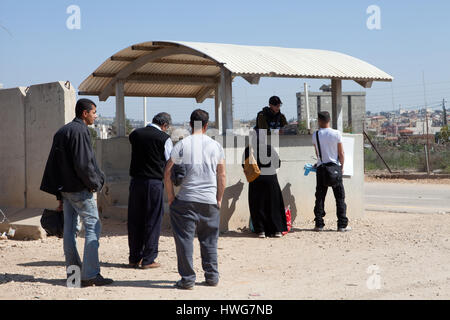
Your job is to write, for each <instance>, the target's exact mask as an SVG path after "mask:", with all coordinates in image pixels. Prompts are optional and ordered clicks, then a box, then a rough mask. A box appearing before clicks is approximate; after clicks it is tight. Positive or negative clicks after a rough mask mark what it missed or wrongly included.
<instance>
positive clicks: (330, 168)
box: [316, 130, 342, 187]
mask: <svg viewBox="0 0 450 320" xmlns="http://www.w3.org/2000/svg"><path fill="white" fill-rule="evenodd" d="M316 140H317V147H318V148H319V157H320V161H322V164H321V165H320V167H322V168H323V169H322V170H323V176H322V177H323V184H324V185H325V186H327V187H334V186H336V185H337V184H338V183H340V182H342V168H341V166H339V165H337V164H336V163H334V162H327V163H323V160H322V150H321V149H320V140H319V130H317V132H316ZM317 169H318V170H319V168H317Z"/></svg>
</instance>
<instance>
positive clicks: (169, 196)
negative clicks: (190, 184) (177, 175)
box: [164, 159, 175, 206]
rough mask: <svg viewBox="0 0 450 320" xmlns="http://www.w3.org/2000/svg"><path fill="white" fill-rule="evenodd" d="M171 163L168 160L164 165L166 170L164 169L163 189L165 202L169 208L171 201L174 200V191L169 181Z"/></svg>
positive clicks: (170, 160)
mask: <svg viewBox="0 0 450 320" xmlns="http://www.w3.org/2000/svg"><path fill="white" fill-rule="evenodd" d="M172 167H173V161H172V159H169V161H168V162H167V164H166V168H165V169H164V187H165V188H166V192H167V201H168V202H169V206H170V205H171V204H172V202H173V200H175V191H174V190H173V183H172V180H171V179H170V172H171V171H172Z"/></svg>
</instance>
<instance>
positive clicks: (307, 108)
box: [304, 82, 311, 133]
mask: <svg viewBox="0 0 450 320" xmlns="http://www.w3.org/2000/svg"><path fill="white" fill-rule="evenodd" d="M304 86H305V107H306V128H307V129H308V133H311V122H310V120H309V119H310V115H309V93H308V84H307V83H306V82H305V84H304Z"/></svg>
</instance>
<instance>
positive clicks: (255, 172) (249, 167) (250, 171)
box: [244, 149, 261, 182]
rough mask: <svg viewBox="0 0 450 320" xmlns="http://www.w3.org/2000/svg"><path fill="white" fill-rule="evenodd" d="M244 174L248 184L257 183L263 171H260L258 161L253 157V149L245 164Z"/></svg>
mask: <svg viewBox="0 0 450 320" xmlns="http://www.w3.org/2000/svg"><path fill="white" fill-rule="evenodd" d="M244 174H245V177H246V178H247V181H248V182H253V181H255V180H256V178H258V177H259V176H260V174H261V170H260V169H259V167H258V164H257V163H256V159H255V157H254V156H253V150H252V149H249V152H248V157H247V158H246V159H245V162H244Z"/></svg>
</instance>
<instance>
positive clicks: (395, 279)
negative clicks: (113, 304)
mask: <svg viewBox="0 0 450 320" xmlns="http://www.w3.org/2000/svg"><path fill="white" fill-rule="evenodd" d="M328 218H329V220H327V221H326V222H327V227H326V231H325V232H322V233H315V232H312V231H311V229H312V228H313V221H297V225H296V226H295V228H294V229H293V231H292V232H291V233H289V234H288V235H286V236H285V237H283V238H281V239H274V238H268V239H258V238H255V237H254V236H253V235H252V234H251V233H248V232H247V231H244V232H242V231H236V232H228V233H226V234H223V235H221V238H220V239H219V271H220V273H221V279H220V284H219V286H218V287H207V286H205V285H203V284H202V282H203V280H204V279H203V274H202V271H201V262H200V252H199V251H200V250H199V248H198V242H197V241H196V246H195V252H194V254H195V267H196V272H197V286H196V287H195V289H194V290H193V291H184V290H177V289H175V288H173V284H174V282H175V281H176V280H178V279H179V276H178V273H177V264H176V253H175V246H174V241H173V238H172V237H171V235H170V231H164V232H163V235H162V236H161V239H160V254H159V257H158V261H159V262H160V263H161V264H162V267H161V268H159V269H153V270H134V269H128V268H126V267H125V264H126V263H127V259H128V257H127V254H128V245H127V236H126V225H125V224H117V223H113V222H110V221H108V220H106V221H103V233H102V238H101V242H100V259H101V267H102V274H103V275H104V276H105V277H111V278H113V279H114V280H115V283H114V284H113V285H111V286H107V287H97V288H95V287H91V288H83V289H69V288H67V287H66V286H65V284H66V281H65V268H64V257H63V251H62V240H60V239H57V238H54V237H50V238H47V239H45V240H39V241H30V242H19V241H12V240H6V241H0V259H1V265H0V299H31V300H36V299H152V300H153V299H188V300H190V299H194V300H207V299H450V242H449V235H450V215H437V214H436V215H432V214H430V215H425V214H423V215H418V214H392V213H369V212H368V213H366V214H365V217H364V218H363V219H360V220H352V221H351V226H352V227H353V230H352V231H351V232H348V233H337V232H335V218H334V217H328ZM78 241H79V243H78V245H79V250H80V253H81V254H82V248H83V247H82V245H83V241H84V240H83V239H82V238H79V240H78ZM374 265H375V266H374ZM378 284H379V286H378Z"/></svg>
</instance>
